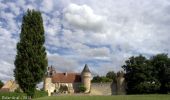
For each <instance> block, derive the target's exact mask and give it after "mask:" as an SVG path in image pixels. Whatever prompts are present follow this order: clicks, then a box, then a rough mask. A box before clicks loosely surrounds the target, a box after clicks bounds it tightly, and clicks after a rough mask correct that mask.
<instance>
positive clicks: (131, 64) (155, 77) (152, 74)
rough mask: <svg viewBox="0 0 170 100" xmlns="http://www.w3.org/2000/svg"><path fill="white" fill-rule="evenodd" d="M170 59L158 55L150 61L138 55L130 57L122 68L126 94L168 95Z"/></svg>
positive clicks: (165, 55)
mask: <svg viewBox="0 0 170 100" xmlns="http://www.w3.org/2000/svg"><path fill="white" fill-rule="evenodd" d="M169 67H170V59H169V58H168V56H167V54H158V55H155V56H153V57H151V58H150V59H146V58H145V57H144V56H142V55H139V56H137V57H134V56H132V57H130V58H129V59H128V60H126V61H125V65H123V66H122V68H123V69H124V70H125V71H126V74H125V80H126V83H127V93H128V94H139V93H158V92H159V93H168V91H169V82H170V70H169V69H170V68H169Z"/></svg>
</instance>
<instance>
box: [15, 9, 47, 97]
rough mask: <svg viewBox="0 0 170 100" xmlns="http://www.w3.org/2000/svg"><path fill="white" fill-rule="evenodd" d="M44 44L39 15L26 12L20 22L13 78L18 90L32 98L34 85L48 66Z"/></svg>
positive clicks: (41, 22)
mask: <svg viewBox="0 0 170 100" xmlns="http://www.w3.org/2000/svg"><path fill="white" fill-rule="evenodd" d="M44 42H45V36H44V27H43V19H42V16H41V13H40V12H39V11H34V10H28V11H27V12H26V14H25V15H24V16H23V20H22V26H21V33H20V41H19V42H18V44H17V55H16V58H15V69H14V76H15V79H16V81H17V82H18V84H19V86H20V88H21V89H22V90H23V91H24V92H25V93H26V94H27V95H28V96H31V97H33V96H34V93H35V88H36V84H38V83H39V82H41V81H42V79H43V77H44V75H45V72H46V68H47V65H48V64H47V57H46V49H45V47H44Z"/></svg>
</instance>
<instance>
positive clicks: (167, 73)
mask: <svg viewBox="0 0 170 100" xmlns="http://www.w3.org/2000/svg"><path fill="white" fill-rule="evenodd" d="M150 62H151V65H152V66H153V76H154V77H155V78H157V79H158V80H159V82H160V83H161V87H160V91H159V92H160V93H167V92H170V84H169V83H170V58H168V55H167V54H157V55H155V56H153V57H152V58H151V59H150Z"/></svg>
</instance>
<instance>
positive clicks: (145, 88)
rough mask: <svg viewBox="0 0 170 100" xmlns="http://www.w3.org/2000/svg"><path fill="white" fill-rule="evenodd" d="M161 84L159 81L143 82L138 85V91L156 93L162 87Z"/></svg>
mask: <svg viewBox="0 0 170 100" xmlns="http://www.w3.org/2000/svg"><path fill="white" fill-rule="evenodd" d="M160 86H161V84H160V83H159V82H158V81H157V82H147V81H145V82H141V83H140V84H138V85H136V87H135V88H136V90H137V92H138V93H156V92H157V91H158V90H159V89H160Z"/></svg>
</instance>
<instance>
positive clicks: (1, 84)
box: [0, 80, 4, 88]
mask: <svg viewBox="0 0 170 100" xmlns="http://www.w3.org/2000/svg"><path fill="white" fill-rule="evenodd" d="M3 85H4V83H3V82H2V81H1V80H0V88H1V87H2V86H3Z"/></svg>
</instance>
